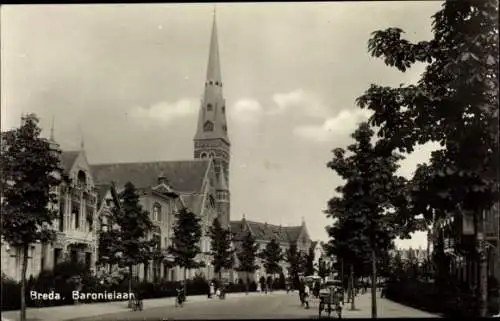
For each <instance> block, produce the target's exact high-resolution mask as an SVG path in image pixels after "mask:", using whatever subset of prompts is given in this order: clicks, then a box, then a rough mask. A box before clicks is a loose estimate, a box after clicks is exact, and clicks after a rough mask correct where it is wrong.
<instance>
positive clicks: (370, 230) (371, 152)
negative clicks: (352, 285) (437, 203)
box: [326, 123, 407, 317]
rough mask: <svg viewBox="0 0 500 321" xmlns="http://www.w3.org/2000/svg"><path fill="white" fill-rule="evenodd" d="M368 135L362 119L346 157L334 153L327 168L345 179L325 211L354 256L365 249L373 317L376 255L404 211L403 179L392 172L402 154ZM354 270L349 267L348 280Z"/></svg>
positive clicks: (386, 245) (338, 151) (361, 254)
mask: <svg viewBox="0 0 500 321" xmlns="http://www.w3.org/2000/svg"><path fill="white" fill-rule="evenodd" d="M373 135H374V131H373V129H371V128H370V126H369V125H368V123H362V124H360V125H359V127H358V129H357V130H356V131H355V132H354V133H353V134H352V138H354V140H355V142H354V144H351V145H349V146H348V147H347V150H348V151H349V152H351V155H350V156H346V155H345V154H346V151H345V150H343V149H341V148H337V149H335V150H334V151H333V153H334V158H333V160H332V161H330V162H329V163H328V167H329V168H331V169H333V170H334V171H335V172H336V173H337V174H338V175H339V176H340V177H341V178H342V179H344V180H345V181H346V182H345V184H344V185H343V186H339V187H337V189H336V191H337V192H338V193H341V194H342V197H338V196H336V197H334V198H332V199H331V200H330V201H329V203H328V210H327V211H326V212H327V215H328V216H330V217H334V218H336V219H337V220H338V223H339V224H340V226H338V227H335V226H334V227H333V228H332V229H331V231H330V232H331V233H332V234H335V233H340V234H342V233H345V234H346V236H348V238H346V239H343V240H342V241H341V242H346V241H348V242H349V244H351V246H352V248H353V249H355V252H352V255H353V257H354V258H355V259H357V260H359V259H360V258H366V254H367V252H368V253H370V257H371V260H370V261H371V268H372V269H371V270H372V273H371V274H372V317H376V316H377V306H376V287H377V284H376V279H377V257H378V256H383V254H384V252H386V251H388V250H389V248H390V246H391V244H392V240H393V238H394V237H395V236H396V235H399V233H400V231H401V230H402V228H400V226H399V224H400V223H401V221H406V214H407V212H406V210H405V209H404V206H402V207H400V206H401V205H404V204H405V202H404V200H406V198H407V197H406V194H405V193H406V181H405V180H404V179H403V178H402V177H398V176H396V175H395V172H396V170H397V169H398V167H399V166H398V164H397V162H398V161H399V160H401V159H402V156H401V155H399V154H397V153H396V152H394V150H393V147H392V145H391V144H388V143H387V142H386V141H384V140H380V141H378V142H377V143H375V144H372V142H371V141H372V138H373ZM402 216H403V218H404V219H403V218H402ZM344 237H345V236H344ZM349 237H350V238H349ZM335 241H337V240H335ZM335 241H334V242H335ZM343 246H345V245H343ZM343 250H344V251H346V250H347V249H345V248H343ZM347 251H348V250H347ZM353 263H355V262H352V263H351V266H352V265H353ZM353 273H354V271H353V267H351V280H352V279H353V277H352V275H353Z"/></svg>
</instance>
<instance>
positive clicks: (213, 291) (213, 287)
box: [208, 281, 215, 299]
mask: <svg viewBox="0 0 500 321" xmlns="http://www.w3.org/2000/svg"><path fill="white" fill-rule="evenodd" d="M214 293H215V286H214V282H213V281H211V282H210V284H209V286H208V298H209V299H211V298H212V295H214Z"/></svg>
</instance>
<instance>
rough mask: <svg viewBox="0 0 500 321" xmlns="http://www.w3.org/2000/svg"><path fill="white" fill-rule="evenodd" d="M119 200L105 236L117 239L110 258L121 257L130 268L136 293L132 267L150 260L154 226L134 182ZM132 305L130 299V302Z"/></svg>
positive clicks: (119, 196)
mask: <svg viewBox="0 0 500 321" xmlns="http://www.w3.org/2000/svg"><path fill="white" fill-rule="evenodd" d="M118 198H119V201H118V202H117V203H118V204H116V205H115V206H114V207H113V208H112V215H111V216H110V217H109V224H108V229H107V231H106V232H103V233H102V234H103V236H102V238H103V239H106V238H107V239H108V240H109V239H110V238H112V237H113V238H115V239H114V242H113V243H112V244H114V247H113V245H111V244H109V243H108V245H107V246H108V247H107V249H106V251H107V253H108V255H109V256H110V257H117V258H118V260H119V263H120V264H121V265H122V266H124V267H127V268H128V272H129V291H130V292H132V267H133V266H135V265H137V264H140V263H144V262H145V261H146V260H149V258H150V256H149V254H150V250H149V249H150V241H149V240H148V239H147V238H148V236H149V233H150V232H151V230H152V228H153V223H152V222H151V219H150V217H149V212H147V211H145V210H143V208H142V206H141V204H140V203H139V195H138V193H137V190H136V189H135V186H134V185H133V184H132V183H131V182H127V183H126V184H125V187H124V190H123V192H121V193H120V194H119V195H118ZM129 304H130V302H129Z"/></svg>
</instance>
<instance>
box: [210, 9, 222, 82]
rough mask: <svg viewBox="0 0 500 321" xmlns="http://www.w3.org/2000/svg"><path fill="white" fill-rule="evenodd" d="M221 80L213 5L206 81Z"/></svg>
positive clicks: (215, 17)
mask: <svg viewBox="0 0 500 321" xmlns="http://www.w3.org/2000/svg"><path fill="white" fill-rule="evenodd" d="M210 80H211V81H213V82H219V83H221V82H222V77H221V72H220V57H219V39H218V37H217V16H216V11H215V6H214V14H213V20H212V35H211V37H210V51H209V53H208V67H207V82H208V81H210Z"/></svg>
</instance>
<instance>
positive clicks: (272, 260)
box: [260, 239, 283, 275]
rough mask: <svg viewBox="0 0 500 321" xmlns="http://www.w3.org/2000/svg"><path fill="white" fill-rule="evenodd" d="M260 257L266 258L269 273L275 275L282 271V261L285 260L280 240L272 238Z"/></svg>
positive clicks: (265, 265)
mask: <svg viewBox="0 0 500 321" xmlns="http://www.w3.org/2000/svg"><path fill="white" fill-rule="evenodd" d="M260 257H261V258H262V259H263V260H264V268H265V269H266V273H267V274H271V275H274V274H278V273H280V272H281V270H282V269H281V265H280V262H281V261H283V253H282V251H281V246H280V244H279V242H278V240H276V239H272V240H271V241H270V242H269V243H267V244H266V247H265V248H264V250H262V252H261V253H260Z"/></svg>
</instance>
